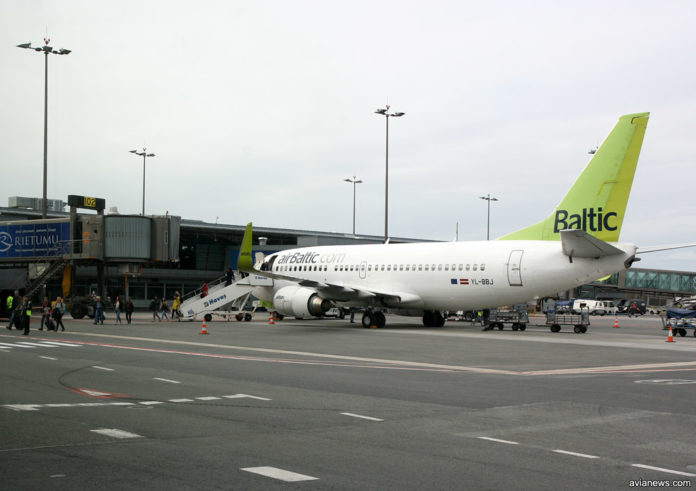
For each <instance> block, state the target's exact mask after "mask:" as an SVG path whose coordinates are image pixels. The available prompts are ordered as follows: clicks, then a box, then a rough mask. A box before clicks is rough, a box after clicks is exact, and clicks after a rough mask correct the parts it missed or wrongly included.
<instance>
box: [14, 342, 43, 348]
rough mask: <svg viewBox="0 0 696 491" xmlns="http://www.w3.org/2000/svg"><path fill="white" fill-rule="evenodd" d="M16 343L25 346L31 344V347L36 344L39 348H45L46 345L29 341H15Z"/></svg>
mask: <svg viewBox="0 0 696 491" xmlns="http://www.w3.org/2000/svg"><path fill="white" fill-rule="evenodd" d="M17 344H21V345H26V346H31V347H32V348H33V347H34V346H38V347H39V348H45V347H46V345H45V344H39V343H31V342H29V341H17Z"/></svg>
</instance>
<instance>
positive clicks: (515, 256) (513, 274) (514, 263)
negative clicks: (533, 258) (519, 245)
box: [508, 250, 524, 286]
mask: <svg viewBox="0 0 696 491" xmlns="http://www.w3.org/2000/svg"><path fill="white" fill-rule="evenodd" d="M523 254H524V251H522V250H516V251H511V252H510V258H509V259H508V283H510V286H522V255H523Z"/></svg>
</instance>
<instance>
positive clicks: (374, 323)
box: [362, 310, 387, 329]
mask: <svg viewBox="0 0 696 491" xmlns="http://www.w3.org/2000/svg"><path fill="white" fill-rule="evenodd" d="M386 324H387V319H386V318H385V317H384V313H383V312H379V311H370V310H366V311H365V313H364V314H363V316H362V326H363V327H364V328H365V329H369V328H371V327H376V328H378V329H381V328H383V327H384V326H385V325H386Z"/></svg>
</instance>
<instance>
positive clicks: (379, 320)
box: [374, 312, 387, 329]
mask: <svg viewBox="0 0 696 491" xmlns="http://www.w3.org/2000/svg"><path fill="white" fill-rule="evenodd" d="M374 316H375V324H376V325H377V328H378V329H382V328H384V326H386V325H387V319H386V317H384V312H375V313H374Z"/></svg>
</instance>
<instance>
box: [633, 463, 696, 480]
mask: <svg viewBox="0 0 696 491" xmlns="http://www.w3.org/2000/svg"><path fill="white" fill-rule="evenodd" d="M631 466H632V467H639V468H641V469H648V470H651V471H659V472H666V473H668V474H676V475H678V476H687V477H696V474H691V473H690V472H680V471H675V470H672V469H664V468H662V467H653V466H651V465H643V464H631Z"/></svg>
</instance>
